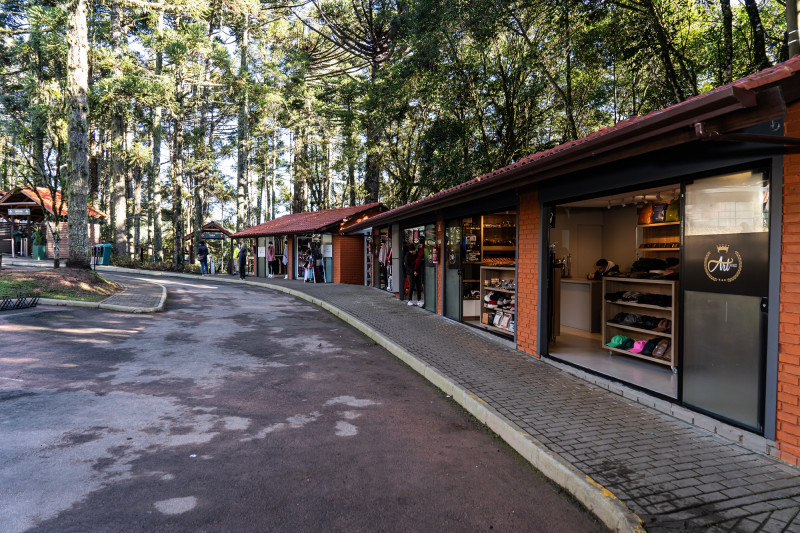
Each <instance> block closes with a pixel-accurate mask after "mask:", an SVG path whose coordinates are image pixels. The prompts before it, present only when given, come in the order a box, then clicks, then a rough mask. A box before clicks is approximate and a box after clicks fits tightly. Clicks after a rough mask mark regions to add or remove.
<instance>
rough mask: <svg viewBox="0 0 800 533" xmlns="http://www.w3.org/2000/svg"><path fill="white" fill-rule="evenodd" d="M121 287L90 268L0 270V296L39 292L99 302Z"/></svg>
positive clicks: (67, 298) (68, 298) (56, 297)
mask: <svg viewBox="0 0 800 533" xmlns="http://www.w3.org/2000/svg"><path fill="white" fill-rule="evenodd" d="M121 291H122V287H120V286H119V285H117V284H116V283H112V282H110V281H108V280H105V279H103V278H101V277H100V276H99V275H97V273H96V272H94V271H92V270H83V269H77V268H58V269H48V270H3V271H2V273H0V297H3V296H10V297H12V298H16V297H17V296H39V297H40V298H53V299H56V300H81V301H84V302H99V301H100V300H105V299H106V298H108V297H109V296H111V295H112V294H116V293H118V292H121Z"/></svg>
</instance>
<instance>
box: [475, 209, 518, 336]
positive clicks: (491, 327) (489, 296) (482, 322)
mask: <svg viewBox="0 0 800 533" xmlns="http://www.w3.org/2000/svg"><path fill="white" fill-rule="evenodd" d="M461 234H462V239H461V242H462V245H461V259H462V261H461V273H462V274H461V319H462V321H463V322H464V323H466V324H469V325H471V326H475V327H479V328H482V329H485V330H488V331H491V332H493V333H499V334H501V335H505V336H508V337H513V336H514V332H515V330H516V279H515V277H516V273H515V272H516V255H517V213H516V211H509V210H506V211H498V212H495V213H491V214H487V215H480V216H478V215H476V216H472V217H467V218H463V219H462V220H461Z"/></svg>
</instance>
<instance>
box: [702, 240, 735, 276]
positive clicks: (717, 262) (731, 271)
mask: <svg viewBox="0 0 800 533" xmlns="http://www.w3.org/2000/svg"><path fill="white" fill-rule="evenodd" d="M730 248H731V247H730V245H729V244H718V245H717V253H716V254H714V255H713V257H714V258H713V259H712V253H713V252H710V251H709V252H707V253H706V257H705V259H703V268H704V269H705V271H706V276H708V277H709V279H710V280H711V281H716V282H728V283H730V282H732V281H736V278H738V277H739V275H740V274H741V273H742V255H741V254H740V253H739V252H738V251H737V250H734V251H733V252H732V253H731V252H730ZM717 257H719V259H717Z"/></svg>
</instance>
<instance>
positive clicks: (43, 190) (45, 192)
mask: <svg viewBox="0 0 800 533" xmlns="http://www.w3.org/2000/svg"><path fill="white" fill-rule="evenodd" d="M18 191H19V192H20V193H22V194H24V195H25V196H26V197H28V198H29V199H30V200H31V201H32V202H36V203H37V204H39V205H41V206H42V207H43V208H44V209H46V210H47V212H48V213H52V214H55V211H54V209H55V208H58V207H59V206H60V207H61V215H62V216H67V214H69V209H67V201H66V200H64V203H63V205H61V191H56V198H55V208H54V204H53V195H52V194H50V189H48V188H47V187H36V190H35V191H34V189H33V187H23V188H21V189H18ZM37 192H38V195H37ZM13 193H14V191H11V192H8V193H6V194H0V203H1V201H2V200H5V199H6V197H10V195H12V194H13ZM40 198H41V200H40ZM87 208H88V210H89V217H91V218H108V215H106V214H105V213H103V212H102V211H100V210H98V209H95V208H94V206H92V205H91V204H88V205H87Z"/></svg>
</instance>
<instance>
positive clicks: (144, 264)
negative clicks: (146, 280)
mask: <svg viewBox="0 0 800 533" xmlns="http://www.w3.org/2000/svg"><path fill="white" fill-rule="evenodd" d="M111 264H112V265H113V266H118V267H123V268H138V269H141V270H158V271H161V272H184V273H186V274H200V265H189V264H183V265H176V264H175V263H170V262H166V261H155V262H153V261H137V260H136V259H131V258H129V257H125V256H121V255H112V256H111Z"/></svg>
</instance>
